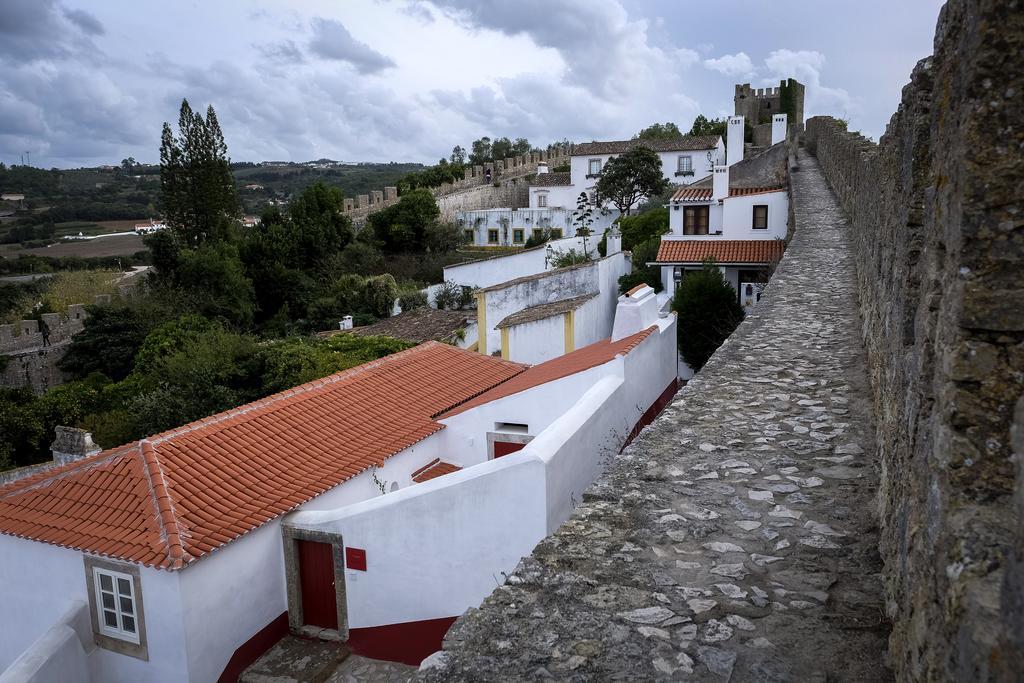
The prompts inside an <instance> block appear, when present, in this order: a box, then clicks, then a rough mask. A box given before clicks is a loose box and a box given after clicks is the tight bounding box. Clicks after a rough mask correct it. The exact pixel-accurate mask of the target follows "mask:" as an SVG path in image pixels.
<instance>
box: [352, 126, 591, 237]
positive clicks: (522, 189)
mask: <svg viewBox="0 0 1024 683" xmlns="http://www.w3.org/2000/svg"><path fill="white" fill-rule="evenodd" d="M571 155H572V146H571V145H554V146H552V147H551V149H549V150H541V151H538V152H530V153H528V154H523V155H520V156H516V157H509V158H506V159H500V160H498V161H495V162H493V163H488V164H484V165H477V166H473V167H470V168H467V169H466V170H465V172H464V177H463V179H462V180H458V181H455V182H453V183H444V184H442V185H439V186H438V187H435V188H432V189H431V192H432V193H433V195H434V197H435V198H436V199H437V203H438V206H439V207H440V208H441V213H442V217H443V218H444V219H446V220H452V219H453V218H454V215H455V212H457V211H468V210H472V209H490V208H495V207H507V206H512V207H513V208H518V207H521V206H525V205H526V204H528V203H529V190H528V189H527V185H526V181H525V178H526V176H528V175H531V174H533V173H536V172H537V165H538V164H540V163H542V162H543V163H546V164H548V165H550V166H554V165H558V164H563V163H567V162H568V161H569V159H570V157H571ZM463 195H465V196H463ZM524 196H525V197H526V200H525V203H523V202H524V200H523V197H524ZM510 202H511V203H510ZM397 203H398V189H397V188H394V187H385V188H384V190H383V191H377V190H375V191H373V192H371V193H370V194H368V195H365V194H364V195H359V196H358V197H356V198H355V199H354V200H351V199H346V200H345V204H344V209H343V213H344V214H345V215H346V216H348V217H350V218H351V219H352V222H353V224H354V225H355V226H356V227H362V226H363V225H364V224H365V223H366V218H367V216H369V215H370V214H371V213H373V212H374V211H380V210H381V209H384V208H387V207H389V206H391V205H393V204H397Z"/></svg>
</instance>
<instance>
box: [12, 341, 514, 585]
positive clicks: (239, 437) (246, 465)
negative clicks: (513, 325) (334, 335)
mask: <svg viewBox="0 0 1024 683" xmlns="http://www.w3.org/2000/svg"><path fill="white" fill-rule="evenodd" d="M524 368H525V366H523V365H520V364H518V363H512V362H509V361H505V360H501V359H498V358H492V357H490V356H484V355H481V354H477V353H471V352H469V351H463V350H460V349H457V348H454V347H452V346H447V345H445V344H439V343H437V342H427V343H426V344H423V345H420V346H417V347H415V348H412V349H409V350H406V351H402V352H400V353H396V354H394V355H391V356H387V357H385V358H382V359H380V360H378V361H373V362H371V363H366V364H364V365H360V366H359V367H356V368H352V369H350V370H346V371H344V372H340V373H337V374H334V375H331V376H329V377H326V378H324V379H321V380H317V381H314V382H310V383H308V384H304V385H302V386H299V387H296V388H294V389H291V390H288V391H285V392H282V393H280V394H275V395H273V396H270V397H267V398H265V399H262V400H260V401H256V402H255V403H250V404H248V405H245V406H241V407H239V408H235V409H233V410H229V411H227V412H225V413H221V414H219V415H214V416H212V417H208V418H205V419H203V420H199V421H198V422H193V423H191V424H188V425H185V426H184V427H180V428H178V429H175V430H172V431H169V432H165V433H163V434H158V435H156V436H153V437H150V438H148V439H143V440H142V441H139V442H137V443H132V444H128V445H126V446H121V447H119V448H114V449H111V450H107V451H104V452H102V453H99V454H97V455H95V456H93V457H90V458H86V459H84V460H80V461H78V462H75V463H72V464H70V465H66V466H64V467H59V468H55V469H51V470H48V471H46V472H43V473H40V474H37V475H34V476H31V477H27V478H25V479H22V480H19V481H16V482H13V483H11V484H8V485H7V486H4V487H0V533H3V534H9V535H12V536H19V537H22V538H28V539H33V540H37V541H43V542H46V543H53V544H55V545H60V546H64V547H68V548H73V549H76V550H83V551H87V552H92V553H98V554H100V555H106V556H110V557H114V558H118V559H123V560H128V561H131V562H137V563H140V564H144V565H147V566H152V567H159V568H165V569H178V568H181V567H184V566H186V565H188V564H189V563H190V562H193V561H194V560H196V559H198V558H199V557H202V556H203V555H205V554H207V553H209V552H211V551H213V550H216V549H217V548H219V547H220V546H222V545H224V544H226V543H228V542H230V541H232V540H234V539H236V538H238V537H239V536H241V535H242V534H245V533H247V532H249V531H252V530H253V529H256V528H257V527H259V526H260V525H262V524H265V523H266V522H268V521H270V520H271V519H274V518H275V517H278V516H279V515H281V514H283V513H285V512H287V511H289V510H291V509H293V508H295V507H296V506H298V505H300V504H302V503H304V502H306V501H308V500H310V499H311V498H313V497H315V496H317V495H319V494H321V493H324V492H325V491H327V490H328V489H330V488H333V487H334V486H337V485H338V484H340V483H342V482H343V481H345V480H347V479H350V478H351V477H354V476H356V475H357V474H359V473H360V472H362V471H364V470H365V469H367V468H368V467H371V466H373V465H380V464H382V463H383V462H384V460H385V458H387V457H389V456H391V455H394V454H395V453H397V452H399V451H401V450H403V449H405V448H407V447H409V446H411V445H412V444H414V443H416V442H417V441H420V440H421V439H424V438H426V437H427V436H429V435H430V434H433V433H434V432H437V431H438V430H440V429H443V428H444V425H442V424H440V423H438V422H436V421H435V420H434V419H433V418H432V416H433V415H436V414H437V413H440V412H442V411H444V410H446V409H448V408H451V407H452V406H456V405H458V404H460V403H462V402H464V401H466V400H468V399H471V398H473V397H474V396H477V395H478V394H480V393H482V392H484V391H486V390H487V389H490V388H492V387H494V386H496V385H498V384H499V383H501V382H504V381H506V380H508V379H509V378H511V377H514V376H515V375H518V374H519V373H521V372H523V370H524Z"/></svg>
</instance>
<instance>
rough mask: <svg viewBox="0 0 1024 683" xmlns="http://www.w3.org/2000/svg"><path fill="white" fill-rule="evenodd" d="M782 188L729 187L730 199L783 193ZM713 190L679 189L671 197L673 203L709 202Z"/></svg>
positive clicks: (697, 188) (698, 188) (701, 188)
mask: <svg viewBox="0 0 1024 683" xmlns="http://www.w3.org/2000/svg"><path fill="white" fill-rule="evenodd" d="M785 191H786V188H784V187H730V188H729V196H730V197H745V196H746V195H751V194H764V193H766V192H785ZM713 194H714V190H713V189H712V188H710V187H681V188H679V189H678V190H676V191H675V194H673V195H672V199H670V200H669V201H673V202H710V201H711V197H712V195H713Z"/></svg>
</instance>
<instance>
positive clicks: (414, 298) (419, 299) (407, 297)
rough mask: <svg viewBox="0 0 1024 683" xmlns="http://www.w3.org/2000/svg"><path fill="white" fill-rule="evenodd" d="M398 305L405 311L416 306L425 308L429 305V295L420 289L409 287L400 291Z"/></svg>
mask: <svg viewBox="0 0 1024 683" xmlns="http://www.w3.org/2000/svg"><path fill="white" fill-rule="evenodd" d="M398 305H399V306H400V307H401V308H402V312H403V313H404V312H405V311H411V310H413V309H414V308H423V307H424V306H426V305H427V295H426V293H425V292H422V291H420V290H418V289H407V290H405V291H404V292H399V293H398Z"/></svg>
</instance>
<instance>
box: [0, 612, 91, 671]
mask: <svg viewBox="0 0 1024 683" xmlns="http://www.w3.org/2000/svg"><path fill="white" fill-rule="evenodd" d="M95 647H96V646H95V644H94V643H93V637H92V623H91V622H90V619H89V605H88V604H86V603H85V602H82V601H81V600H74V601H72V603H71V607H70V608H69V609H68V610H67V611H66V612H65V613H64V615H63V616H62V617H61V618H60V619H59V620H58V621H57V623H56V624H54V625H53V626H51V627H50V628H49V630H47V631H46V632H44V633H43V635H42V636H40V637H39V638H38V639H37V640H36V641H35V642H34V643H32V645H31V646H30V647H29V648H28V649H27V650H25V651H24V652H23V653H22V654H21V655H20V656H19V657H18V658H17V659H16V660H14V662H13V663H12V664H11V665H10V666H9V667H7V670H6V671H2V672H0V683H54V681H59V682H60V683H90V681H91V676H90V673H89V662H88V658H87V657H88V655H87V652H92V650H93V649H94V648H95Z"/></svg>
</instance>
